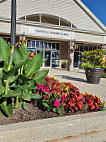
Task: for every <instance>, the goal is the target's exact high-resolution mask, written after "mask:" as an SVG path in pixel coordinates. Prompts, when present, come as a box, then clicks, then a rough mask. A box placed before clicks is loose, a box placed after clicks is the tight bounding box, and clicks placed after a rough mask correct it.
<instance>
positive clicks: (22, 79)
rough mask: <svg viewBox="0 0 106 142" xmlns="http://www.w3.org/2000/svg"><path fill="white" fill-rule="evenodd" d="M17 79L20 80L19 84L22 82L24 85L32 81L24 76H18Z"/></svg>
mask: <svg viewBox="0 0 106 142" xmlns="http://www.w3.org/2000/svg"><path fill="white" fill-rule="evenodd" d="M18 79H19V80H21V82H22V83H23V84H26V83H27V82H29V81H31V80H32V79H30V78H29V77H26V76H24V75H20V76H19V78H18Z"/></svg>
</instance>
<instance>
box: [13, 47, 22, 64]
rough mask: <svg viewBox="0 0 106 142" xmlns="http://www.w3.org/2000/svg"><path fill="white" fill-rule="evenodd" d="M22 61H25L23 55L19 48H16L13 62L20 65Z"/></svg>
mask: <svg viewBox="0 0 106 142" xmlns="http://www.w3.org/2000/svg"><path fill="white" fill-rule="evenodd" d="M22 60H24V56H23V54H22V53H21V51H20V50H19V49H18V48H17V47H14V55H13V62H14V63H15V64H18V63H19V62H20V61H22Z"/></svg>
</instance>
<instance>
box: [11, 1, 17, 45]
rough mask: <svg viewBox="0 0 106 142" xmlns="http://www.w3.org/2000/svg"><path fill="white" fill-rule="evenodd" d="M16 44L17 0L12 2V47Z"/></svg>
mask: <svg viewBox="0 0 106 142" xmlns="http://www.w3.org/2000/svg"><path fill="white" fill-rule="evenodd" d="M15 43H16V0H11V45H15Z"/></svg>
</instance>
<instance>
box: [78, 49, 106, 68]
mask: <svg viewBox="0 0 106 142" xmlns="http://www.w3.org/2000/svg"><path fill="white" fill-rule="evenodd" d="M81 59H82V61H83V62H84V63H83V64H82V67H84V68H86V67H90V68H94V67H99V68H101V67H104V65H105V61H104V54H103V50H102V49H97V50H92V51H86V50H85V51H84V52H83V54H82V58H81Z"/></svg>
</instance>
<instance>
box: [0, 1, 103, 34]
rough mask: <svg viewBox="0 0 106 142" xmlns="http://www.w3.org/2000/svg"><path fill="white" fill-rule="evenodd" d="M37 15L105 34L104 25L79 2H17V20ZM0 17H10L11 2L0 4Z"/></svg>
mask: <svg viewBox="0 0 106 142" xmlns="http://www.w3.org/2000/svg"><path fill="white" fill-rule="evenodd" d="M37 13H41V14H42V13H43V14H49V15H55V16H58V17H61V18H64V19H66V20H67V21H70V22H71V23H73V24H74V25H75V26H76V27H77V28H78V29H83V30H88V31H94V32H100V33H105V32H106V28H105V27H104V25H103V24H102V23H101V22H100V21H99V20H98V19H97V18H96V16H94V14H93V13H92V12H91V11H90V10H89V9H88V8H87V7H86V6H85V5H84V4H83V3H82V2H81V1H80V0H67V1H66V0H58V1H57V0H39V1H38V0H27V2H26V0H17V19H18V18H20V17H23V16H26V15H31V14H37ZM0 17H6V18H10V17H11V0H7V1H5V2H3V3H1V4H0Z"/></svg>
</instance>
